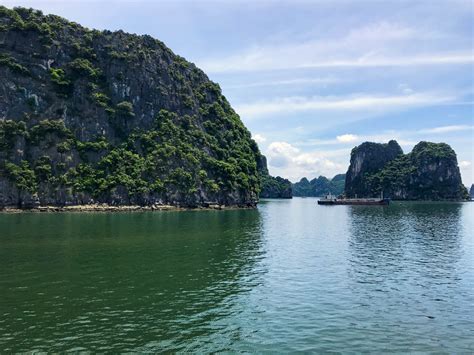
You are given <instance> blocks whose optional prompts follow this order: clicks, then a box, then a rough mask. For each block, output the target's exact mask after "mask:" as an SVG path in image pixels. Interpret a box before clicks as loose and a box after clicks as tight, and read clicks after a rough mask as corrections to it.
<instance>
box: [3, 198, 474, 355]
mask: <svg viewBox="0 0 474 355" xmlns="http://www.w3.org/2000/svg"><path fill="white" fill-rule="evenodd" d="M473 231H474V203H421V202H419V203H408V202H407V203H401V202H395V203H393V204H391V205H390V206H388V207H378V206H318V205H317V203H316V199H313V198H294V199H292V200H264V201H262V202H261V203H260V204H259V206H258V209H255V210H228V211H186V212H123V213H19V214H5V213H3V214H1V213H0V352H2V353H6V352H22V351H54V352H63V351H91V352H124V351H134V352H135V351H143V352H146V351H200V352H201V351H204V352H206V351H248V352H260V351H269V352H273V351H280V352H292V351H313V352H324V351H339V352H351V351H352V352H366V351H373V352H382V351H383V352H387V351H393V352H406V351H415V352H449V353H452V352H457V353H467V352H473V351H474V233H473Z"/></svg>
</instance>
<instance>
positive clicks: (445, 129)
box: [418, 125, 474, 134]
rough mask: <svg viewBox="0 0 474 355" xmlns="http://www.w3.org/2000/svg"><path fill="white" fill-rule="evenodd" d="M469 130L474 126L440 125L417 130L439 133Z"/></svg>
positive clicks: (426, 132)
mask: <svg viewBox="0 0 474 355" xmlns="http://www.w3.org/2000/svg"><path fill="white" fill-rule="evenodd" d="M469 130H474V126H469V125H453V126H442V127H434V128H427V129H421V130H419V131H418V133H422V134H439V133H449V132H460V131H469Z"/></svg>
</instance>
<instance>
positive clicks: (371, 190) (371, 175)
mask: <svg viewBox="0 0 474 355" xmlns="http://www.w3.org/2000/svg"><path fill="white" fill-rule="evenodd" d="M382 192H383V193H384V195H385V196H386V197H390V198H392V199H394V200H465V199H467V198H468V192H467V189H466V187H465V186H464V185H463V184H462V181H461V174H460V172H459V167H458V162H457V157H456V153H455V152H454V150H453V149H452V148H451V147H450V146H449V145H448V144H445V143H431V142H420V143H418V144H417V145H415V147H414V148H413V150H412V151H411V152H410V153H408V154H403V151H402V148H401V147H400V145H399V144H398V143H397V142H396V141H394V140H391V141H390V142H388V143H386V144H379V143H371V142H365V143H362V144H361V145H359V146H357V147H355V148H354V149H352V152H351V160H350V166H349V169H348V170H347V173H346V182H345V190H344V193H345V195H346V197H349V198H353V197H356V196H358V197H375V196H379V195H380V194H381V193H382Z"/></svg>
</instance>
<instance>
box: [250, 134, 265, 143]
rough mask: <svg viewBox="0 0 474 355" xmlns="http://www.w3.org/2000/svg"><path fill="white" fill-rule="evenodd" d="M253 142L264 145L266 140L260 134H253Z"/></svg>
mask: <svg viewBox="0 0 474 355" xmlns="http://www.w3.org/2000/svg"><path fill="white" fill-rule="evenodd" d="M252 138H253V140H254V141H255V142H257V143H259V144H261V143H265V142H266V140H267V139H266V138H265V137H264V136H262V135H261V134H258V133H257V134H255V135H253V136H252Z"/></svg>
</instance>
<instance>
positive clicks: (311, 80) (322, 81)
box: [225, 77, 341, 89]
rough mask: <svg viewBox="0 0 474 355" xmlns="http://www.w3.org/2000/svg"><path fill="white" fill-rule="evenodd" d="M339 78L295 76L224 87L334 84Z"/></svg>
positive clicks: (243, 87) (338, 81)
mask: <svg viewBox="0 0 474 355" xmlns="http://www.w3.org/2000/svg"><path fill="white" fill-rule="evenodd" d="M340 82H341V79H337V78H334V77H323V78H296V79H289V80H273V81H258V82H250V83H243V84H235V85H225V88H226V89H245V88H252V87H264V86H283V85H311V84H321V85H327V84H335V83H340Z"/></svg>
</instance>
